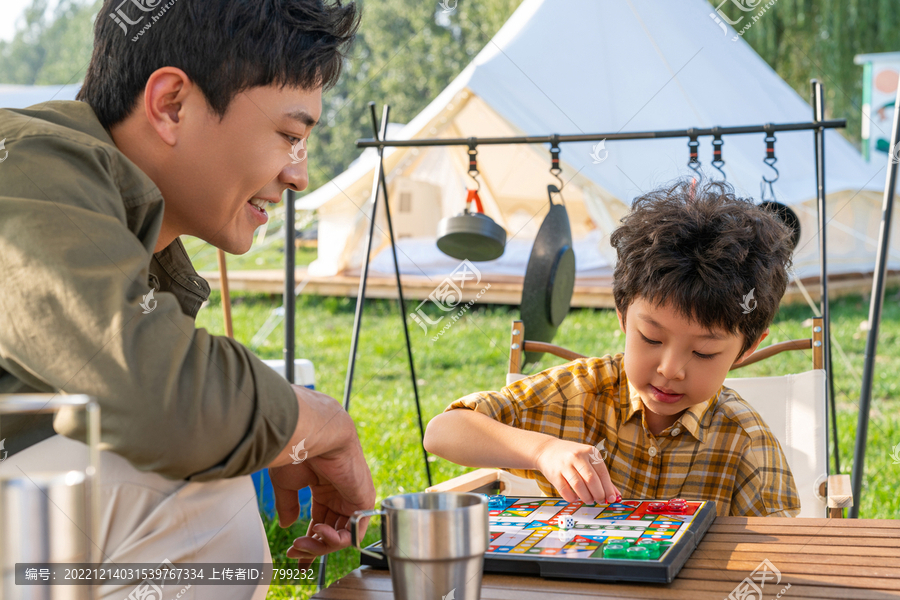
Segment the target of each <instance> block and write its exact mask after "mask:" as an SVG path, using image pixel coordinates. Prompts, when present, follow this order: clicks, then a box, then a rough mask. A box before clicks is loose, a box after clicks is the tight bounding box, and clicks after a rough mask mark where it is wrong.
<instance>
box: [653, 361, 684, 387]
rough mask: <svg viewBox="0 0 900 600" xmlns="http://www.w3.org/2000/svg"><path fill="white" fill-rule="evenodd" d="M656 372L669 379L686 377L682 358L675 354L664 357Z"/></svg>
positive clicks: (676, 379)
mask: <svg viewBox="0 0 900 600" xmlns="http://www.w3.org/2000/svg"><path fill="white" fill-rule="evenodd" d="M656 372H657V373H659V374H660V375H662V376H663V377H665V378H666V379H668V380H669V381H680V380H682V379H684V365H683V364H682V362H681V360H679V359H678V358H676V357H674V356H667V357H663V360H662V361H661V362H660V363H659V366H658V367H657V369H656Z"/></svg>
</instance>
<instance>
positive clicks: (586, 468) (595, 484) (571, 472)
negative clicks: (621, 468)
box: [535, 438, 622, 504]
mask: <svg viewBox="0 0 900 600" xmlns="http://www.w3.org/2000/svg"><path fill="white" fill-rule="evenodd" d="M593 450H594V447H593V446H589V445H587V444H578V443H575V442H567V441H565V440H560V439H556V438H553V439H551V440H549V441H548V442H547V443H546V444H543V445H542V446H541V448H540V449H539V450H538V455H537V459H536V461H535V463H536V465H537V468H538V470H539V471H540V472H541V473H543V474H544V477H546V478H547V480H548V481H549V482H550V483H551V484H553V487H555V488H556V489H557V491H559V493H560V495H561V496H562V497H563V499H565V501H566V502H575V501H576V500H578V499H580V500H581V501H582V502H584V503H585V504H593V503H595V502H597V503H601V504H605V503H609V502H615V501H616V500H617V499H621V497H622V496H621V494H620V493H619V490H618V488H616V486H614V485H613V482H612V480H611V479H610V477H609V471H607V470H606V464H605V463H603V462H602V461H601V462H599V463H594V462H593V461H591V457H592V456H595V454H594V453H593Z"/></svg>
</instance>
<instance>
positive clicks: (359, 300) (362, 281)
mask: <svg viewBox="0 0 900 600" xmlns="http://www.w3.org/2000/svg"><path fill="white" fill-rule="evenodd" d="M386 125H387V124H386V123H382V124H381V137H382V138H384V136H385V127H386ZM383 175H384V150H383V149H382V148H379V149H378V166H377V167H376V169H375V177H374V179H372V216H371V217H369V231H368V233H367V234H366V258H365V261H364V262H363V268H362V273H361V274H360V276H359V291H358V293H357V295H356V314H355V315H354V317H353V341H352V343H351V345H350V359H349V363H348V364H347V381H346V383H345V384H344V410H346V411H347V412H349V411H350V394H351V392H352V391H353V371H354V370H355V369H356V349H357V347H358V346H359V326H360V324H361V323H362V312H363V305H364V304H365V302H366V282H367V281H368V279H369V258H370V256H371V254H372V237H373V234H374V232H375V215H376V214H377V213H378V186H379V184H380V183H381V178H382V176H383Z"/></svg>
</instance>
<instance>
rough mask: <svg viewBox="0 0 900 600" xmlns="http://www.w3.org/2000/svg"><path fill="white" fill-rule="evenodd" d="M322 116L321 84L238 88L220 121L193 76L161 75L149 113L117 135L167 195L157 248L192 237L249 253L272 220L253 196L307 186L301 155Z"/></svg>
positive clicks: (146, 107) (151, 92)
mask: <svg viewBox="0 0 900 600" xmlns="http://www.w3.org/2000/svg"><path fill="white" fill-rule="evenodd" d="M141 104H143V106H140V105H141ZM141 108H143V110H141ZM321 113H322V90H321V88H316V89H314V90H303V89H299V88H290V87H285V88H280V87H279V86H276V85H272V86H265V87H255V88H251V89H248V90H244V91H243V92H240V93H238V94H237V95H236V96H235V97H234V99H233V100H232V101H231V104H230V105H229V106H228V110H227V111H226V112H225V116H224V118H223V119H221V120H220V119H219V117H218V116H217V115H216V114H215V113H213V112H212V111H211V110H210V109H209V107H208V105H207V103H206V99H205V98H204V96H203V94H202V92H201V91H200V89H199V88H198V87H197V86H196V85H194V84H193V83H192V82H191V81H190V80H189V79H188V78H187V76H186V75H184V73H183V72H181V71H180V70H178V69H174V68H171V67H165V68H163V69H160V70H159V71H157V72H156V73H154V74H153V76H151V77H150V79H149V80H148V83H147V87H146V91H145V93H144V96H143V97H142V99H141V102H139V109H138V110H135V111H134V114H133V115H132V116H130V117H129V119H128V120H127V122H126V123H128V124H126V125H125V126H124V127H123V128H114V129H113V137H114V139H115V141H116V144H117V146H119V147H120V149H122V151H123V152H124V153H125V154H126V155H127V156H128V157H129V158H130V159H131V160H132V161H134V162H135V163H137V164H138V166H139V167H141V169H142V170H144V172H145V173H147V174H148V175H149V176H150V178H151V179H153V181H154V183H156V185H157V187H159V189H160V190H161V191H162V194H163V197H164V198H165V214H164V221H163V227H162V231H161V232H160V237H159V243H158V245H157V248H156V250H157V251H159V250H161V249H162V248H164V247H166V246H167V245H168V244H169V243H171V241H172V240H173V239H174V238H175V237H177V236H178V235H182V234H188V235H193V236H196V237H198V238H201V239H203V240H205V241H207V242H209V243H211V244H213V245H215V246H217V247H219V248H222V249H223V250H225V251H226V252H230V253H232V254H243V253H245V252H247V251H248V250H249V249H250V246H251V244H252V241H253V233H254V231H256V229H257V228H258V227H259V226H261V225H262V224H263V223H265V222H266V219H267V215H266V214H264V213H263V212H261V211H260V210H259V209H258V208H256V207H254V205H253V204H252V203H251V201H252V200H253V199H254V198H256V199H261V200H265V201H268V202H270V203H275V202H279V201H280V200H281V195H282V192H283V191H284V190H285V189H289V188H290V189H294V190H297V191H300V190H303V189H306V186H307V184H308V183H309V177H308V174H307V165H308V163H309V161H308V160H302V161H300V162H297V161H295V160H294V158H293V157H292V155H291V154H292V150H293V149H294V148H296V150H297V154H296V155H297V156H299V157H302V156H303V153H304V150H303V148H304V147H305V144H306V140H307V138H308V137H309V135H310V132H311V130H312V128H313V126H314V125H315V124H316V122H317V121H318V120H319V117H320V115H321ZM117 129H118V133H117ZM141 138H144V139H141ZM301 140H302V142H303V143H300V144H298V142H299V141H301ZM137 142H141V143H137ZM268 206H271V204H269V205H268Z"/></svg>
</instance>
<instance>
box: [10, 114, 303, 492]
mask: <svg viewBox="0 0 900 600" xmlns="http://www.w3.org/2000/svg"><path fill="white" fill-rule="evenodd" d="M4 138H5V140H6V141H5V149H0V160H2V162H0V394H9V393H34V392H42V393H47V392H61V393H65V394H89V395H91V396H94V397H95V398H97V400H98V401H99V404H100V407H101V410H100V415H101V416H100V423H101V442H102V445H101V449H102V450H109V451H112V452H115V453H117V454H119V455H121V456H123V457H124V458H126V459H127V460H128V461H129V462H131V464H132V465H134V466H135V468H137V469H139V470H142V471H153V472H156V473H159V474H160V475H163V476H165V477H168V478H170V479H187V480H190V481H210V480H215V479H222V478H226V477H235V476H238V475H245V474H248V473H252V472H254V471H256V470H259V469H261V468H263V467H265V466H266V465H267V464H268V463H269V462H271V461H272V460H273V459H274V458H275V456H276V455H277V454H278V453H279V452H280V451H281V450H282V448H284V446H286V445H287V442H288V440H289V439H290V437H291V435H292V434H293V432H294V429H295V427H296V424H297V419H298V407H297V400H296V397H295V395H294V392H293V390H292V389H291V386H290V384H289V383H288V382H287V381H286V380H285V379H284V378H282V377H281V376H280V375H278V374H277V373H276V372H275V371H273V370H272V369H270V368H269V367H268V366H266V365H265V364H264V363H263V362H262V361H261V360H260V359H259V358H257V357H256V356H254V355H253V354H252V353H251V352H250V351H249V350H248V349H247V348H245V347H244V346H242V345H241V344H239V343H237V342H235V341H234V340H231V339H229V338H227V337H221V336H214V335H210V334H209V332H207V331H206V330H205V329H197V328H196V327H195V323H194V319H195V317H196V315H197V311H198V310H199V309H200V306H201V304H202V303H203V302H204V301H205V300H206V299H207V297H208V296H209V285H208V284H207V282H206V281H205V280H204V279H203V278H201V277H200V276H199V275H197V272H196V271H195V270H194V268H193V267H192V266H191V262H190V259H189V257H188V256H187V253H186V252H185V249H184V246H183V245H182V243H181V241H180V240H179V239H176V240H175V241H174V242H173V243H172V244H170V245H169V246H168V247H167V248H165V249H164V250H162V251H160V252H157V253H156V254H154V253H153V250H154V247H155V246H156V240H157V237H158V236H159V231H160V226H161V224H162V220H163V209H164V204H165V203H164V200H163V196H162V193H161V192H160V190H159V188H157V187H156V185H155V184H154V183H153V181H152V180H151V179H150V178H149V177H148V176H147V175H146V174H145V173H144V172H143V171H141V170H140V169H139V168H138V167H137V165H135V164H134V163H133V162H131V161H130V160H129V159H128V158H127V157H126V156H125V155H124V154H122V152H120V151H119V150H118V148H116V146H115V143H114V142H113V140H112V138H111V137H110V135H109V133H108V132H107V131H106V130H105V129H104V128H103V127H102V126H101V125H100V122H99V121H98V120H97V117H96V115H95V114H94V111H93V109H91V107H90V106H89V105H87V104H86V103H83V102H47V103H45V104H39V105H35V106H32V107H29V108H27V109H15V110H13V109H0V140H2V139H4ZM7 153H8V154H7ZM210 193H215V190H210ZM151 289H152V290H154V292H153V297H152V299H151V298H147V295H148V294H149V293H150V291H151ZM142 304H143V306H142ZM148 309H150V310H148ZM51 425H52V428H51ZM0 427H2V430H0V439H4V438H5V439H6V444H5V447H6V449H7V450H8V451H9V452H10V453H15V452H17V451H20V450H22V449H23V448H25V447H28V446H29V445H31V444H34V443H36V442H38V441H40V440H41V439H44V438H46V437H49V436H50V435H53V434H54V429H55V431H56V432H57V433H60V434H62V435H65V436H66V437H70V438H73V439H77V440H81V441H84V439H85V431H84V421H83V418H81V416H79V417H77V418H76V417H73V416H68V415H64V414H62V413H61V414H59V415H57V416H56V418H55V420H53V421H52V422H51V420H50V417H38V416H32V415H28V416H16V417H4V418H3V421H2V423H0Z"/></svg>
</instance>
